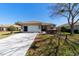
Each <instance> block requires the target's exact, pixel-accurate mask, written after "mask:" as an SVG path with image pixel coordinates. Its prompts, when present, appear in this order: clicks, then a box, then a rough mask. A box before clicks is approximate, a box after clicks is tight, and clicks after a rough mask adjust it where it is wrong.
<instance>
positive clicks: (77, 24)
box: [58, 22, 79, 30]
mask: <svg viewBox="0 0 79 59" xmlns="http://www.w3.org/2000/svg"><path fill="white" fill-rule="evenodd" d="M63 26H65V27H67V28H68V29H70V26H69V24H63V25H60V26H58V27H63ZM74 29H75V30H79V22H78V23H76V24H75V25H74Z"/></svg>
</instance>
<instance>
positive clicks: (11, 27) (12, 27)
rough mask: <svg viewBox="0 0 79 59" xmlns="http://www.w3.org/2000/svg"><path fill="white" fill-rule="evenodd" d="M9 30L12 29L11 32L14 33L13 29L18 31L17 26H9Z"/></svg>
mask: <svg viewBox="0 0 79 59" xmlns="http://www.w3.org/2000/svg"><path fill="white" fill-rule="evenodd" d="M7 30H8V31H11V33H13V31H17V28H16V27H14V26H9V27H8V29H7Z"/></svg>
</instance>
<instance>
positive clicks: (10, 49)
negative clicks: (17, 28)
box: [0, 33, 37, 56]
mask: <svg viewBox="0 0 79 59" xmlns="http://www.w3.org/2000/svg"><path fill="white" fill-rule="evenodd" d="M36 35H37V33H19V34H14V35H11V36H9V37H7V38H5V39H0V56H24V55H25V53H26V51H27V50H28V49H29V47H30V46H31V44H32V42H33V41H34V38H35V37H36Z"/></svg>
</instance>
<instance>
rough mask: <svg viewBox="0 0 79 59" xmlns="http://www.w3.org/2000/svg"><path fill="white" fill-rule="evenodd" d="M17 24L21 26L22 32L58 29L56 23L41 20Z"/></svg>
mask: <svg viewBox="0 0 79 59" xmlns="http://www.w3.org/2000/svg"><path fill="white" fill-rule="evenodd" d="M16 25H19V26H21V31H22V32H43V31H45V32H46V31H47V30H52V31H55V30H56V27H55V24H51V23H44V22H39V21H28V22H18V23H16Z"/></svg>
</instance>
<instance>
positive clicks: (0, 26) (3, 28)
mask: <svg viewBox="0 0 79 59" xmlns="http://www.w3.org/2000/svg"><path fill="white" fill-rule="evenodd" d="M9 26H14V27H16V28H17V29H21V26H19V25H15V24H14V25H13V24H0V31H7V29H8V27H9Z"/></svg>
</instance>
